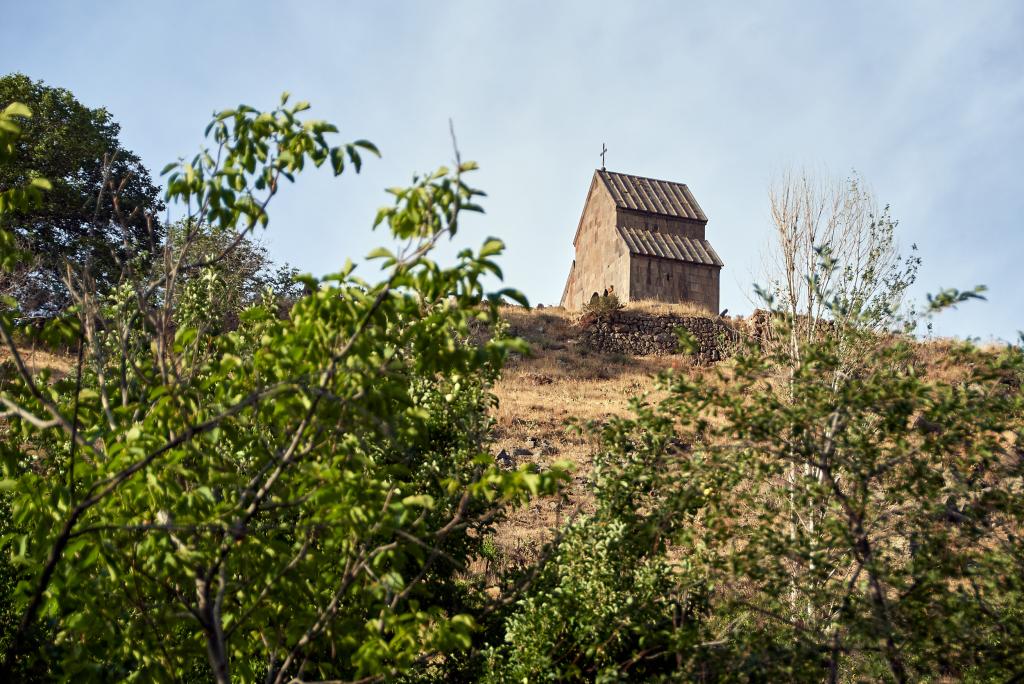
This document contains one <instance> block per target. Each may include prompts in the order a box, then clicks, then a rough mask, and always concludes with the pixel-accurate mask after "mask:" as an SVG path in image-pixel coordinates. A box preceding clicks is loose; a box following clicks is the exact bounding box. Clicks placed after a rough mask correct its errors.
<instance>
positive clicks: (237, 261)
mask: <svg viewBox="0 0 1024 684" xmlns="http://www.w3.org/2000/svg"><path fill="white" fill-rule="evenodd" d="M167 245H168V247H169V248H170V249H169V250H167V253H166V256H167V258H168V259H170V260H172V261H173V260H174V259H175V258H176V257H177V254H178V252H180V250H182V249H183V248H185V247H186V245H187V248H188V250H189V251H190V253H191V255H192V258H193V259H194V260H205V261H212V262H213V263H211V264H210V265H208V266H204V267H202V268H198V269H193V271H192V272H188V273H183V274H182V276H181V280H180V282H179V283H178V286H177V288H176V293H177V296H178V299H177V301H176V302H172V303H171V306H172V308H173V309H174V311H175V312H176V318H177V325H182V324H184V325H186V326H187V327H197V328H200V327H202V328H206V327H209V329H210V331H211V332H214V333H217V332H222V331H226V330H234V329H235V328H236V327H238V323H239V316H240V314H241V313H242V312H243V311H244V310H245V309H247V308H250V307H252V306H255V305H257V304H260V303H264V300H265V299H266V304H268V305H269V306H271V307H272V308H275V309H276V310H277V311H278V312H279V313H280V314H281V315H284V314H286V313H287V312H288V310H289V309H290V308H291V306H292V305H293V304H294V303H295V302H296V301H298V299H299V298H300V297H302V295H303V294H304V292H305V290H306V289H307V286H308V284H303V283H302V282H301V281H300V280H299V272H298V270H297V269H295V268H292V267H290V266H288V265H287V264H285V265H281V266H276V265H275V264H274V263H273V261H272V260H271V259H270V255H269V254H268V253H267V248H266V247H265V246H264V245H263V244H261V243H260V242H259V241H258V240H254V239H250V238H247V237H246V238H243V239H241V240H238V236H237V235H236V234H235V233H223V232H215V231H211V230H207V231H206V232H205V233H203V234H198V233H194V232H193V230H192V229H191V228H190V227H189V226H188V225H185V224H184V223H183V222H178V223H175V224H172V225H171V226H169V227H168V231H167ZM160 267H161V268H162V267H163V264H161V266H160Z"/></svg>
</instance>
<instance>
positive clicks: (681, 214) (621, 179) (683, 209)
mask: <svg viewBox="0 0 1024 684" xmlns="http://www.w3.org/2000/svg"><path fill="white" fill-rule="evenodd" d="M597 174H598V176H600V177H601V180H602V181H603V182H604V185H605V187H606V188H608V192H609V193H610V194H611V196H612V199H613V200H614V201H615V205H616V206H617V207H618V208H620V209H630V210H633V211H642V212H645V213H648V214H658V215H660V216H673V217H676V218H684V219H691V220H694V221H705V222H706V221H707V220H708V217H707V216H705V215H704V211H703V210H702V209H701V208H700V205H699V204H697V200H696V199H695V198H694V197H693V193H692V192H690V189H689V188H688V187H686V184H685V183H674V182H672V181H664V180H657V179H655V178H644V177H643V176H631V175H629V174H627V173H615V172H614V171H606V170H604V169H598V171H597Z"/></svg>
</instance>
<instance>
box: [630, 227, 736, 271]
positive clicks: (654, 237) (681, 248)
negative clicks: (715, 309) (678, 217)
mask: <svg viewBox="0 0 1024 684" xmlns="http://www.w3.org/2000/svg"><path fill="white" fill-rule="evenodd" d="M618 230H619V235H621V236H622V239H623V240H624V241H625V242H626V247H627V248H629V252H630V254H637V255H639V256H653V257H661V258H662V259H674V260H676V261H686V262H689V263H691V264H704V265H706V266H719V267H721V266H724V264H723V263H722V260H721V259H719V258H718V254H716V253H715V250H714V248H713V247H712V246H711V243H710V242H708V241H707V240H701V239H699V238H690V237H685V236H682V235H676V234H673V233H659V232H657V231H654V230H650V229H647V228H627V227H626V226H620V227H619V229H618Z"/></svg>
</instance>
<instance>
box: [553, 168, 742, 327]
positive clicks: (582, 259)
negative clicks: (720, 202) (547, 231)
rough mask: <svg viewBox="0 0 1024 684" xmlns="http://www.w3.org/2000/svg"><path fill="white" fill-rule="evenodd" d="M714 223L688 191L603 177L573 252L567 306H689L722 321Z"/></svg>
mask: <svg viewBox="0 0 1024 684" xmlns="http://www.w3.org/2000/svg"><path fill="white" fill-rule="evenodd" d="M707 223H708V218H707V216H705V215H704V212H703V211H702V210H701V208H700V206H699V205H698V204H697V200H696V199H694V197H693V194H692V193H691V192H690V189H689V188H688V187H686V185H684V184H683V183H674V182H671V181H663V180H655V179H653V178H643V177H641V176H631V175H629V174H625V173H614V172H612V171H606V170H605V169H603V168H602V169H598V170H597V171H595V172H594V177H593V179H592V180H591V182H590V191H589V192H588V193H587V200H586V202H585V203H584V205H583V214H582V216H580V223H579V226H578V227H577V228H576V236H575V237H574V238H573V241H572V242H573V246H574V247H575V248H576V258H575V259H574V260H573V262H572V267H571V268H570V269H569V277H568V279H567V280H566V282H565V290H564V291H563V292H562V302H561V304H562V306H564V307H566V308H567V309H579V308H581V307H582V306H583V305H584V304H586V303H587V302H588V301H590V298H591V297H592V296H593V294H594V293H595V292H596V293H597V294H599V295H600V294H604V292H605V291H606V290H609V291H612V292H614V293H615V294H616V295H617V296H618V298H619V300H620V301H622V302H628V301H637V300H641V299H648V300H655V301H659V302H668V303H679V302H688V303H691V304H695V305H696V306H699V307H701V308H704V309H706V310H707V311H710V312H711V313H718V311H719V309H718V305H719V301H718V281H719V274H720V272H721V270H722V266H723V264H722V260H721V259H719V258H718V254H716V253H715V250H714V249H713V248H712V247H711V243H710V242H708V240H707V237H706V235H705V228H706V227H707Z"/></svg>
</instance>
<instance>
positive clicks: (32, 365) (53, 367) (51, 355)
mask: <svg viewBox="0 0 1024 684" xmlns="http://www.w3.org/2000/svg"><path fill="white" fill-rule="evenodd" d="M18 352H19V353H20V354H21V360H22V361H24V363H25V366H26V367H28V369H29V371H30V372H32V373H38V372H39V371H42V370H47V369H48V370H50V371H52V372H53V376H54V379H59V378H61V377H63V376H64V375H67V374H68V373H70V372H71V371H72V370H73V369H74V367H75V356H74V353H73V352H72V353H55V352H50V351H46V350H44V349H36V348H32V347H26V348H19V350H18ZM9 360H11V353H10V352H9V351H8V350H7V348H6V347H2V346H0V364H3V363H6V362H7V361H9Z"/></svg>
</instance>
